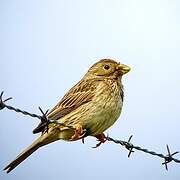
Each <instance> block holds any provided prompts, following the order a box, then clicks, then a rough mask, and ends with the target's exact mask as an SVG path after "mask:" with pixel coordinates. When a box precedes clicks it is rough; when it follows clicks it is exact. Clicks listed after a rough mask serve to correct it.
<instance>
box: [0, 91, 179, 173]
mask: <svg viewBox="0 0 180 180" xmlns="http://www.w3.org/2000/svg"><path fill="white" fill-rule="evenodd" d="M3 94H4V92H3V91H2V92H1V94H0V110H2V109H4V108H7V109H9V110H13V111H15V112H17V113H22V114H23V115H27V116H30V117H33V118H38V119H40V121H41V123H46V126H47V127H46V131H47V132H48V125H49V124H50V123H55V124H59V125H61V126H65V127H68V128H71V129H75V128H74V127H73V126H67V125H65V124H63V123H60V122H58V121H56V120H51V119H48V118H47V113H48V110H47V111H46V112H43V110H42V109H41V108H40V107H39V110H40V112H41V114H42V115H37V114H33V113H29V112H27V111H24V110H21V109H19V108H15V107H13V106H9V105H7V104H6V103H5V102H7V101H9V100H11V99H12V97H10V98H7V99H5V100H3V98H2V97H3ZM131 139H132V135H131V136H130V137H129V139H128V140H127V141H122V140H117V139H114V138H112V137H109V136H107V137H106V140H107V141H111V142H114V143H116V144H119V145H121V146H124V147H125V148H126V149H127V150H128V151H129V153H128V158H129V157H130V156H131V154H132V153H133V152H134V149H136V150H138V151H142V152H144V153H147V154H150V155H153V156H158V157H160V158H162V159H164V162H163V163H162V165H165V168H166V170H168V166H167V164H168V163H170V162H172V161H174V162H176V163H180V160H179V159H175V158H174V157H173V156H174V155H175V154H177V153H179V152H178V151H176V152H173V153H171V151H170V148H169V146H168V145H166V148H167V154H166V155H164V154H161V153H156V152H154V151H151V150H148V149H145V148H141V147H140V146H135V145H134V144H132V143H131Z"/></svg>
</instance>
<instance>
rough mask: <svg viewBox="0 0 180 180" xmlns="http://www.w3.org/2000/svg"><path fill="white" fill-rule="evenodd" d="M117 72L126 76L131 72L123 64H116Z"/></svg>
mask: <svg viewBox="0 0 180 180" xmlns="http://www.w3.org/2000/svg"><path fill="white" fill-rule="evenodd" d="M117 70H118V71H120V72H121V73H122V74H126V73H128V72H129V71H130V70H131V68H130V67H129V66H127V65H125V64H118V65H117Z"/></svg>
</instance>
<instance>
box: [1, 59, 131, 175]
mask: <svg viewBox="0 0 180 180" xmlns="http://www.w3.org/2000/svg"><path fill="white" fill-rule="evenodd" d="M129 71H130V67H129V66H127V65H125V64H122V63H119V62H117V61H116V60H114V59H101V60H99V61H98V62H96V63H95V64H93V65H92V66H91V67H90V68H89V70H88V71H87V73H86V74H85V75H84V77H83V78H82V79H81V80H80V81H79V82H78V83H77V84H76V85H74V86H73V87H72V88H71V89H70V90H69V91H68V92H67V93H66V94H65V95H64V97H63V98H62V99H61V100H60V101H59V102H58V103H57V105H56V106H55V107H54V108H52V110H51V111H49V112H48V113H47V118H48V119H51V120H54V121H53V122H54V123H49V124H47V123H45V122H41V123H40V124H39V125H38V126H37V128H35V129H34V131H33V133H39V132H41V135H40V136H39V137H38V138H37V139H36V140H35V141H34V142H33V143H32V144H31V145H30V146H29V147H27V148H26V149H25V150H24V151H22V152H21V153H20V154H19V155H18V156H17V157H16V158H15V160H13V161H12V162H11V163H9V164H8V165H7V166H6V167H5V168H4V170H6V172H7V173H9V172H10V171H12V170H13V169H14V168H16V167H17V166H18V165H19V164H20V163H21V162H23V161H24V160H25V159H26V158H28V157H29V156H30V155H31V154H32V153H33V152H35V151H36V150H37V149H39V148H41V147H42V146H45V145H47V144H49V143H52V142H54V141H57V140H65V141H69V142H72V141H77V140H80V139H81V140H82V141H83V140H84V138H86V137H87V136H93V137H95V138H97V140H98V141H99V143H98V144H97V145H96V147H99V146H100V145H101V144H102V143H104V142H105V141H106V136H105V134H104V131H105V130H107V129H108V128H109V127H111V126H112V125H113V124H114V123H115V122H116V120H117V119H118V118H119V116H120V114H121V111H122V106H123V100H124V89H123V85H122V76H123V75H124V74H126V73H128V72H129ZM56 122H57V123H56ZM47 128H48V129H47Z"/></svg>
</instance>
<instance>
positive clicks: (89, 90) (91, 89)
mask: <svg viewBox="0 0 180 180" xmlns="http://www.w3.org/2000/svg"><path fill="white" fill-rule="evenodd" d="M96 87H97V81H95V80H86V81H84V80H82V81H80V82H79V83H78V84H76V85H75V86H74V87H73V88H71V89H70V91H69V92H68V93H67V94H66V95H65V96H64V97H63V98H62V100H61V101H60V102H59V103H58V104H57V105H56V106H55V107H54V108H53V109H52V110H51V111H50V112H49V114H48V118H50V119H53V120H57V119H60V118H62V117H64V116H65V115H66V114H68V113H70V112H72V111H74V110H75V109H77V108H78V107H80V106H81V105H83V104H85V103H87V102H90V101H91V100H92V99H93V97H94V95H95V89H96Z"/></svg>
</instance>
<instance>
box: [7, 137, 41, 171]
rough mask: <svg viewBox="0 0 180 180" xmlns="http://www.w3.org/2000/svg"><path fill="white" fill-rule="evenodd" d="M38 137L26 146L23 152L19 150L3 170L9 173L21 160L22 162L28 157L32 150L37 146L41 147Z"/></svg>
mask: <svg viewBox="0 0 180 180" xmlns="http://www.w3.org/2000/svg"><path fill="white" fill-rule="evenodd" d="M40 138H41V137H39V138H38V139H37V140H35V141H34V142H33V143H32V144H31V145H30V146H29V147H28V148H26V149H25V150H24V151H23V152H21V153H20V154H19V155H18V156H17V157H16V159H15V160H13V161H12V162H11V163H9V164H8V165H7V166H6V167H5V168H4V170H7V171H6V172H7V173H9V172H10V171H12V170H13V169H14V168H15V167H16V166H18V165H19V164H20V163H21V162H23V161H24V160H25V159H26V158H27V157H29V156H30V155H31V154H32V153H33V152H35V151H36V150H37V149H38V148H40V147H41V144H40Z"/></svg>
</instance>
